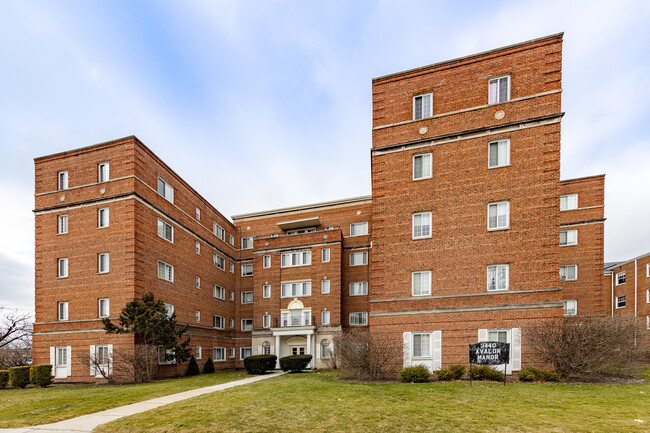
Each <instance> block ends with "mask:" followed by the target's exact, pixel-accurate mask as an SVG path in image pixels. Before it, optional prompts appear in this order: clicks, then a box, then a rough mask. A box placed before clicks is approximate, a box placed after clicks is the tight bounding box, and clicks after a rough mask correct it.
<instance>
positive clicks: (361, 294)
mask: <svg viewBox="0 0 650 433" xmlns="http://www.w3.org/2000/svg"><path fill="white" fill-rule="evenodd" d="M350 296H354V297H356V296H368V294H367V293H360V294H357V295H353V294H352V293H350Z"/></svg>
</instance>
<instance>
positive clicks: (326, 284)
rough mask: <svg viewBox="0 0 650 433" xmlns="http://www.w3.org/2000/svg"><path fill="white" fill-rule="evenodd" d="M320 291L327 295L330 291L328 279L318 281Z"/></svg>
mask: <svg viewBox="0 0 650 433" xmlns="http://www.w3.org/2000/svg"><path fill="white" fill-rule="evenodd" d="M320 292H321V293H322V294H323V295H327V294H328V293H329V292H330V280H321V282H320Z"/></svg>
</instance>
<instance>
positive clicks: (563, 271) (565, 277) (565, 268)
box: [560, 265, 578, 281]
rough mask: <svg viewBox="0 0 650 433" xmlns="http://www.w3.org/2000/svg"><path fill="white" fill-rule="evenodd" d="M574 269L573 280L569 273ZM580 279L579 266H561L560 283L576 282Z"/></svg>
mask: <svg viewBox="0 0 650 433" xmlns="http://www.w3.org/2000/svg"><path fill="white" fill-rule="evenodd" d="M572 268H573V275H574V277H573V278H569V277H568V273H567V272H568V271H569V270H570V269H572ZM577 279H578V265H562V266H560V281H576V280H577Z"/></svg>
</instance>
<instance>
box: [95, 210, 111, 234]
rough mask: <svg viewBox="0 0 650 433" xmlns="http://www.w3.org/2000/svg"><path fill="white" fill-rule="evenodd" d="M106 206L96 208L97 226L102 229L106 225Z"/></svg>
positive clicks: (107, 222)
mask: <svg viewBox="0 0 650 433" xmlns="http://www.w3.org/2000/svg"><path fill="white" fill-rule="evenodd" d="M108 224H109V221H108V208H107V207H103V208H100V209H98V210H97V227H98V228H100V229H103V228H104V227H108Z"/></svg>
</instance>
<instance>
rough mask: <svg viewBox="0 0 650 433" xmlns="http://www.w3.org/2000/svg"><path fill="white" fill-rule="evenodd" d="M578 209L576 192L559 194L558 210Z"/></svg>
mask: <svg viewBox="0 0 650 433" xmlns="http://www.w3.org/2000/svg"><path fill="white" fill-rule="evenodd" d="M577 209H578V194H566V195H561V196H560V212H565V211H569V210H577Z"/></svg>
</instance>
